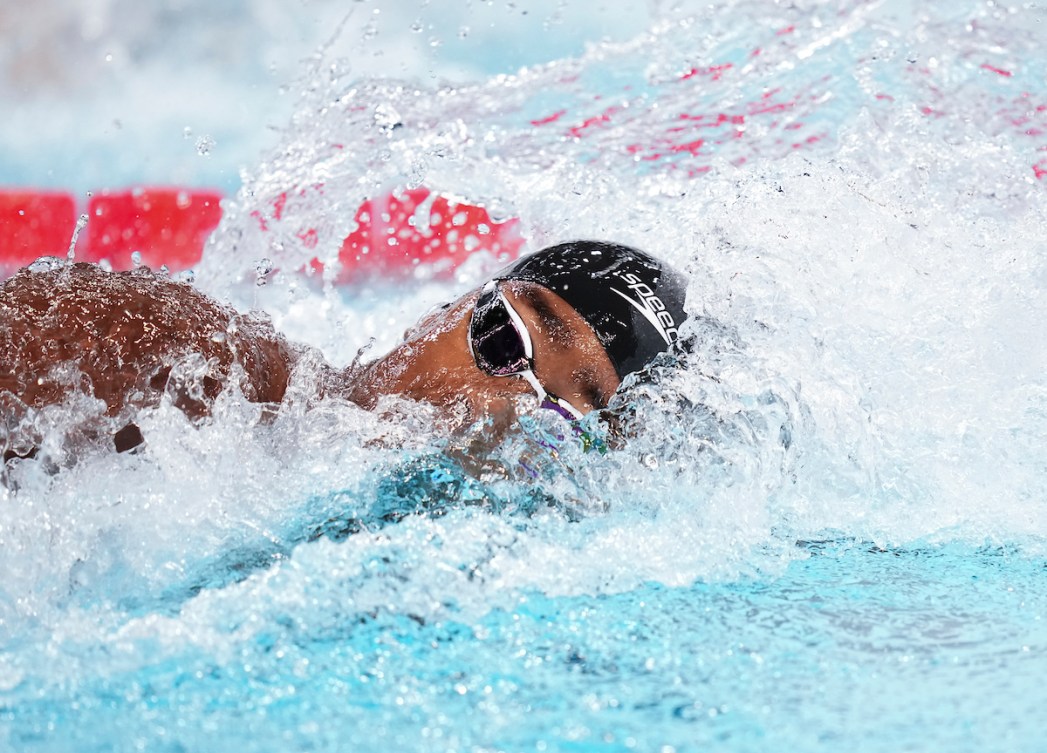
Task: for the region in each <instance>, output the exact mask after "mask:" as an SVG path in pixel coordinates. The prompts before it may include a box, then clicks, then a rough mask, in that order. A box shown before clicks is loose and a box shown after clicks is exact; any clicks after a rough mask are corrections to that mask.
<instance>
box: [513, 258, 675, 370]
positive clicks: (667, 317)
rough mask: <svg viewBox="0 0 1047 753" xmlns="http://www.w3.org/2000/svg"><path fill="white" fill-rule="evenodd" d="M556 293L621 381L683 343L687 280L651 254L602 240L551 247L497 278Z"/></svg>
mask: <svg viewBox="0 0 1047 753" xmlns="http://www.w3.org/2000/svg"><path fill="white" fill-rule="evenodd" d="M496 279H499V280H526V281H528V282H534V283H537V284H539V285H542V286H543V287H546V288H548V289H549V290H551V291H553V292H554V293H556V294H557V295H559V296H560V297H561V298H563V299H564V300H565V301H567V302H568V303H569V304H571V306H573V307H574V309H575V310H576V311H577V312H578V313H579V314H581V316H582V318H583V319H585V321H586V322H588V323H589V326H590V327H592V328H593V331H594V332H595V333H596V336H597V337H598V338H599V339H600V342H601V343H602V344H603V346H604V349H605V350H606V351H607V355H608V356H609V357H610V359H611V363H613V364H614V368H615V371H617V372H618V377H619V378H620V379H624V378H625V376H626V375H627V374H631V373H632V372H634V371H637V370H639V369H642V368H643V367H644V366H646V365H647V363H648V362H649V361H650V360H651V359H652V358H654V357H655V356H656V355H658V354H659V353H661V352H663V351H665V350H666V349H668V348H669V346H670V345H671V344H672V343H673V342H674V341H675V340H676V339H677V337H678V336H679V335H678V328H679V326H680V324H682V323H683V320H684V319H685V318H686V316H687V315H686V314H685V313H684V310H683V302H684V294H685V292H686V290H687V284H686V280H685V279H684V277H683V275H681V274H680V273H679V272H677V271H676V270H674V269H672V267H669V266H668V265H667V264H663V263H662V262H660V261H658V260H657V259H655V258H654V257H653V256H651V255H650V254H647V253H644V252H643V251H640V250H639V249H635V248H631V247H629V246H622V245H619V244H617V243H603V242H600V241H573V242H571V243H561V244H559V245H557V246H550V247H549V248H545V249H542V250H541V251H538V252H537V253H534V254H532V255H530V256H527V257H524V258H523V259H520V260H519V261H517V262H516V263H514V264H512V265H511V266H509V267H508V268H507V269H505V270H503V271H502V272H501V273H499V274H498V275H497V276H496Z"/></svg>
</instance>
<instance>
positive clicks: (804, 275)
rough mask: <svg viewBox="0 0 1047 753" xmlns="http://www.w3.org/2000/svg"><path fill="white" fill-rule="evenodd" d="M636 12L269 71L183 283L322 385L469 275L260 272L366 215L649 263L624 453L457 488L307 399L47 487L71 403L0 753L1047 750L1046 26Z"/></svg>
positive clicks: (968, 16) (409, 430)
mask: <svg viewBox="0 0 1047 753" xmlns="http://www.w3.org/2000/svg"><path fill="white" fill-rule="evenodd" d="M363 7H367V5H366V4H365V5H364V6H363ZM405 7H406V6H405ZM507 12H508V11H507ZM549 12H550V13H551V12H552V11H551V10H550V11H549ZM647 12H648V14H649V18H647V19H646V21H645V24H646V26H643V27H642V28H641V26H640V25H638V24H637V25H635V28H629V29H626V30H624V31H626V32H627V33H623V29H622V28H617V29H615V34H614V35H613V38H612V39H611V40H608V41H599V40H598V39H596V38H592V37H590V38H589V41H590V44H589V45H588V46H586V47H582V48H581V49H578V48H570V49H567V50H566V51H564V50H563V49H560V48H557V49H556V50H555V51H554V52H552V53H551V54H550V55H549V56H547V57H545V58H544V59H538V58H532V59H530V60H529V61H528V64H529V67H528V68H526V69H523V70H519V71H517V72H515V73H513V74H512V75H505V72H504V71H502V72H499V71H498V70H484V71H481V72H477V71H475V70H474V71H472V72H471V73H468V72H467V73H465V74H462V79H461V80H458V81H456V82H455V83H453V84H448V83H445V82H443V81H433V80H432V79H430V78H427V77H426V76H427V74H426V72H425V67H424V61H425V60H426V58H425V57H424V56H423V57H422V58H420V60H422V61H423V63H422V68H421V69H412V70H406V71H404V75H405V76H406V81H401V80H397V81H390V80H378V79H374V78H371V77H369V76H368V75H363V74H362V73H361V72H360V71H355V72H354V70H353V61H352V60H348V61H346V60H342V59H340V55H341V53H340V52H339V51H338V49H337V46H335V47H332V48H330V49H328V50H327V51H326V52H323V53H321V54H319V56H318V57H315V58H313V59H310V60H307V61H305V62H304V63H302V68H301V70H300V71H299V72H298V74H297V75H298V76H299V78H298V79H297V82H296V83H294V84H289V90H291V91H290V92H289V95H288V96H293V97H295V99H294V102H295V104H294V106H293V108H292V109H293V115H291V116H289V118H288V121H287V122H286V123H285V124H284V125H283V126H282V127H281V130H280V132H279V133H278V134H277V136H276V139H277V142H278V143H277V144H276V145H275V146H273V147H272V148H270V149H268V150H267V151H264V152H263V153H262V155H261V156H260V157H256V158H254V159H253V161H251V162H250V163H249V165H248V167H246V168H245V169H244V170H243V172H242V174H241V177H240V180H241V183H242V186H241V189H240V192H239V193H238V195H237V196H236V197H235V199H234V200H233V201H231V202H229V203H228V205H227V206H226V219H225V221H224V222H223V225H222V227H221V228H220V229H219V231H218V232H217V233H216V235H215V236H214V238H213V239H212V241H211V243H210V245H209V247H208V249H207V252H206V255H205V259H204V261H203V263H202V264H201V266H200V269H198V270H197V284H198V285H199V286H200V287H202V288H204V289H206V290H209V291H211V292H213V293H215V294H216V295H220V296H222V297H225V298H228V299H230V300H232V301H234V302H235V303H237V305H239V306H241V307H243V308H248V307H254V308H258V309H262V310H264V311H265V312H266V313H267V314H268V315H270V316H271V317H272V318H273V320H274V322H275V324H276V325H277V326H278V328H280V329H281V330H282V331H284V332H286V333H287V334H288V335H289V336H291V337H293V338H294V339H299V340H304V341H308V342H310V343H312V344H313V345H315V346H316V347H317V348H319V349H321V350H322V351H323V353H324V354H325V356H326V357H327V358H328V359H330V360H331V361H333V362H335V363H346V362H347V361H349V360H350V359H352V358H353V357H354V356H355V355H356V353H357V350H358V349H359V348H360V347H361V346H363V345H365V344H366V343H367V342H368V340H369V339H371V338H373V339H374V344H373V346H371V349H370V350H369V351H367V352H366V353H365V357H372V356H373V355H374V354H377V353H379V352H381V351H382V349H384V348H388V347H390V346H391V345H392V344H393V343H395V342H396V341H397V338H398V336H399V334H400V333H401V332H402V331H403V330H404V328H405V327H407V326H409V325H410V324H411V323H412V322H413V321H414V320H415V319H416V318H417V316H418V315H419V313H420V312H422V311H424V310H425V309H426V308H427V307H429V306H431V305H433V304H435V303H438V302H440V301H443V300H447V299H450V298H452V297H454V296H456V295H458V294H460V293H462V292H464V291H466V290H468V289H470V288H471V287H473V286H475V285H476V284H477V283H478V282H479V281H480V280H482V279H484V277H485V275H487V274H489V273H490V272H491V271H492V270H493V269H496V268H497V266H498V264H499V263H500V260H499V259H498V258H496V255H495V254H493V253H490V252H487V251H485V250H484V248H483V245H482V243H481V244H480V250H479V251H478V252H477V253H476V254H474V255H473V256H472V257H471V258H470V259H469V260H468V261H467V262H466V263H465V264H464V265H463V266H462V267H461V268H460V269H459V270H458V271H457V272H456V275H455V277H454V279H453V280H450V281H439V280H436V281H434V280H432V279H430V278H429V276H428V275H427V273H426V271H425V269H424V268H420V269H419V272H418V274H417V275H416V276H415V278H414V279H411V280H409V281H406V282H400V283H396V284H383V283H374V284H372V285H370V286H369V287H358V288H335V287H332V286H330V285H324V283H323V280H322V279H317V276H313V277H305V276H299V275H295V274H291V273H289V272H287V270H291V269H295V268H297V267H298V266H299V264H300V263H302V262H304V261H306V260H308V259H309V258H311V257H312V256H313V255H318V256H320V258H322V259H326V260H328V261H332V260H333V259H334V258H335V257H336V255H337V252H338V248H339V245H340V241H341V239H342V238H343V237H344V236H345V234H346V232H347V231H348V230H350V229H351V227H350V225H351V218H352V216H353V214H354V212H355V209H356V207H357V206H358V205H359V202H360V201H361V200H362V199H363V198H365V197H367V196H370V195H373V194H374V193H376V192H380V191H389V190H392V191H397V190H402V189H403V188H405V187H409V186H413V185H417V184H419V183H422V184H424V185H426V186H429V187H430V188H432V189H434V190H439V191H442V192H444V193H446V194H449V195H452V196H458V197H461V198H463V199H465V200H467V201H470V202H473V203H480V204H483V205H485V206H486V207H487V208H488V209H489V211H491V212H492V214H494V215H496V216H515V217H519V218H520V220H521V230H522V232H523V234H524V236H525V237H526V238H527V239H528V242H529V243H530V244H531V246H532V247H537V246H539V245H541V244H543V243H545V242H549V241H553V240H561V239H564V238H569V237H611V238H615V239H617V240H622V241H626V242H632V243H636V244H638V245H642V246H644V247H647V248H650V249H651V250H652V251H654V252H656V253H659V254H661V255H663V256H665V257H666V258H668V259H671V260H672V261H673V262H674V263H676V264H677V265H679V266H680V267H682V268H684V269H686V270H687V271H688V272H689V273H690V275H691V278H692V283H691V285H690V288H689V290H688V309H689V311H690V314H691V320H690V322H689V323H688V324H687V325H686V330H685V334H686V335H689V336H692V337H693V338H694V339H695V342H696V348H695V351H694V353H692V354H690V355H688V356H686V357H682V358H680V359H675V360H673V359H669V360H667V361H665V362H663V363H661V364H659V365H658V366H657V367H656V368H655V369H653V370H652V372H651V373H650V375H649V379H647V380H644V381H641V382H636V383H629V384H627V385H626V386H625V388H624V389H623V390H622V392H621V393H620V395H619V396H618V397H617V398H616V402H615V404H614V406H613V407H614V408H615V409H616V410H618V411H619V412H620V413H621V416H622V420H623V421H624V423H625V426H626V427H627V429H628V433H629V435H630V440H629V442H628V444H627V445H626V446H625V447H624V448H622V449H618V450H614V451H611V452H608V453H606V454H599V453H595V452H586V451H585V450H584V448H583V447H581V446H580V445H576V444H575V443H573V442H571V441H562V440H555V437H556V436H557V435H562V433H563V427H562V426H560V425H559V424H558V423H557V421H558V420H559V419H557V417H556V416H541V415H537V416H535V417H534V419H531V420H527V421H524V422H522V423H521V426H520V427H519V429H518V431H516V432H514V433H513V434H511V435H510V436H509V437H508V438H507V439H506V440H505V441H504V442H502V443H501V444H499V445H497V446H495V447H489V448H487V449H486V450H485V451H484V452H483V453H476V452H475V448H474V449H470V445H469V441H468V440H469V437H466V438H464V439H461V438H458V439H455V438H448V437H446V436H445V435H444V434H443V433H441V432H440V431H439V430H438V429H437V430H434V425H435V426H437V427H438V426H439V420H438V417H437V416H434V415H433V414H432V412H431V411H429V410H428V409H427V408H425V406H419V405H413V404H409V403H404V402H398V401H396V400H391V401H389V402H388V403H387V404H385V405H383V406H382V407H381V410H380V411H379V412H378V413H377V414H371V413H367V412H364V411H362V410H359V409H357V408H355V407H353V406H351V405H347V404H344V403H337V402H334V401H327V402H325V403H322V404H320V405H310V404H309V401H308V400H307V396H308V394H309V389H310V382H309V374H308V373H302V374H299V375H298V379H299V381H298V382H297V383H296V385H295V388H296V389H295V390H293V391H292V394H293V395H294V398H293V399H291V400H290V401H289V402H288V404H286V405H285V406H283V407H282V409H281V412H280V414H279V415H278V416H277V417H276V418H275V419H273V420H271V421H265V422H262V421H261V411H260V409H259V408H258V406H254V405H251V404H250V403H248V402H246V400H244V398H243V396H242V395H240V394H239V393H238V392H237V391H236V390H235V389H230V390H228V391H227V392H226V393H224V394H223V395H222V396H221V398H220V400H219V403H218V405H217V407H216V410H215V416H214V418H213V419H212V420H211V421H210V422H207V423H205V424H204V425H202V426H194V425H191V424H190V423H189V422H188V421H187V420H186V419H185V418H184V417H183V416H182V415H181V413H180V412H179V411H178V410H177V409H176V408H174V407H173V406H172V405H168V404H164V405H161V406H160V407H159V408H157V409H156V410H155V411H149V412H147V413H146V414H144V415H143V416H142V419H141V423H142V428H143V430H144V432H145V434H146V436H148V437H150V446H149V449H148V451H147V452H145V453H141V454H137V455H128V456H114V455H112V454H110V453H106V452H95V453H92V454H89V455H88V456H86V457H80V458H77V459H76V461H75V462H73V460H72V459H71V458H70V457H69V454H68V452H67V446H66V444H65V438H66V436H67V433H68V432H70V431H72V430H73V427H74V426H75V422H76V420H78V419H82V418H83V417H84V416H91V415H94V414H97V412H98V406H97V405H94V404H93V403H92V402H91V401H90V400H87V399H78V400H73V401H71V402H70V403H69V404H68V405H65V406H63V407H61V408H60V409H58V410H56V411H54V412H50V413H47V414H46V415H44V416H41V417H39V419H38V426H37V428H38V430H39V431H40V432H41V435H42V436H43V437H44V439H45V442H46V450H47V452H48V453H49V454H50V455H51V456H52V457H54V458H55V459H56V460H57V461H58V462H60V463H65V465H66V467H64V468H63V469H62V471H61V472H60V473H58V474H57V475H50V474H48V473H47V472H46V469H44V468H43V467H41V464H39V463H34V462H28V463H21V464H19V465H17V466H15V467H13V468H11V469H10V470H9V478H10V479H11V480H12V481H13V482H14V484H13V485H12V486H9V487H0V572H3V574H4V578H3V583H2V584H0V749H5V750H8V749H9V750H12V751H64V750H69V751H92V750H107V751H108V750H150V751H152V750H161V751H166V750H170V751H206V750H226V749H234V748H235V749H237V750H242V751H286V750H354V751H355V750H360V751H368V750H374V751H387V750H419V751H428V750H433V751H437V750H439V751H450V750H461V751H499V750H504V751H522V750H528V751H530V750H533V751H588V750H594V751H595V750H599V751H620V750H638V751H692V750H724V751H781V750H790V751H822V750H841V749H843V750H853V751H898V750H912V751H925V750H926V751H938V750H952V751H966V750H970V751H979V752H981V751H997V750H998V751H1043V750H1047V743H1045V742H1044V740H1045V739H1047V738H1045V736H1044V734H1043V727H1044V725H1043V722H1042V719H1043V717H1044V714H1043V708H1044V705H1045V703H1047V692H1045V691H1044V688H1043V682H1042V678H1043V676H1044V674H1045V672H1047V625H1045V621H1047V503H1045V500H1047V465H1045V464H1044V462H1043V447H1044V446H1045V442H1047V380H1045V378H1044V374H1045V373H1047V347H1045V345H1044V343H1043V338H1042V324H1043V322H1044V321H1047V300H1045V299H1044V297H1043V295H1042V290H1043V289H1044V285H1047V177H1043V176H1040V172H1039V171H1040V170H1041V169H1042V170H1047V162H1044V160H1047V89H1045V81H1047V58H1045V57H1044V54H1043V49H1047V47H1045V45H1044V42H1045V41H1047V17H1045V15H1044V12H1043V10H1042V9H1041V8H1037V7H1034V6H1029V5H1026V6H1021V5H1014V6H1006V5H1002V4H998V3H993V4H988V3H976V2H962V3H956V4H950V5H949V6H947V7H937V6H936V5H935V4H921V3H901V4H876V3H841V4H839V5H833V6H831V7H829V6H810V7H808V6H789V7H779V6H772V5H768V4H765V3H748V2H733V3H724V4H722V5H718V6H716V7H713V8H706V7H697V6H689V5H687V4H673V5H670V4H654V5H652V6H651V7H650V8H649V9H648V11H647ZM407 15H408V16H410V15H413V14H412V13H407ZM623 23H624V22H623ZM631 23H632V21H629V22H628V23H626V24H625V25H629V24H631ZM612 25H613V24H612ZM525 28H527V29H531V31H528V33H529V34H532V35H533V36H532V37H531V38H532V39H533V40H534V41H535V45H534V49H535V50H537V49H540V47H539V46H538V44H537V40H539V39H540V38H541V32H539V31H538V28H539V27H525ZM352 33H353V34H356V33H357V32H356V31H353V32H352ZM361 33H362V32H361ZM392 33H393V32H392V31H391V30H390V28H389V27H383V28H382V29H381V30H380V32H379V33H377V35H376V36H374V35H372V38H373V39H374V40H376V41H375V42H374V43H375V44H379V45H381V44H382V43H384V44H386V45H387V48H388V49H389V50H396V49H400V48H399V47H398V44H399V42H398V41H397V38H396V37H395V36H388V37H386V36H383V34H385V35H390V34H392ZM414 33H415V32H413V31H410V30H408V31H405V32H404V34H405V35H411V34H414ZM479 33H480V32H479V31H478V30H477V29H474V30H472V31H471V32H470V35H474V34H479ZM422 38H426V34H425V33H423V35H422ZM453 46H454V43H453V42H452V41H450V37H445V39H444V42H443V46H442V47H441V48H440V49H441V50H443V52H442V53H441V54H442V55H445V56H448V57H454V55H453V54H452V52H451V51H450V48H452V47H453ZM485 49H489V47H487V48H485ZM757 50H758V52H757ZM518 52H519V48H514V52H513V55H516V54H517V53H518ZM510 58H512V59H513V60H516V58H515V57H513V56H512V55H510ZM409 62H410V61H409ZM416 62H417V61H416ZM488 74H498V75H488ZM558 113H559V114H558ZM535 123H537V125H536V124H535ZM178 138H179V139H181V138H182V136H181V134H178ZM698 141H701V143H700V144H699V143H697V142H698ZM347 145H348V147H347ZM283 194H288V198H287V199H286V207H285V211H284V213H283V214H282V216H281V217H280V218H276V217H275V216H274V213H273V204H274V202H275V201H276V200H277V198H278V197H280V196H281V195H283ZM256 214H260V215H263V216H266V217H267V218H268V220H269V222H267V224H266V229H264V230H263V229H262V228H261V225H260V223H258V222H257V220H256V219H255V215H256ZM421 219H422V221H423V222H424V217H422V218H421ZM305 229H312V230H315V231H316V233H315V236H314V237H315V238H316V239H317V244H316V245H315V246H313V245H312V244H311V243H310V244H307V243H305V241H304V240H303V237H302V235H303V230H305ZM262 257H265V258H266V259H268V260H269V261H270V263H271V264H272V265H273V266H275V267H277V268H278V269H280V270H283V271H281V272H279V273H277V274H275V275H273V276H272V277H271V279H268V280H267V281H266V284H265V285H261V286H260V285H258V284H256V282H257V279H256V278H257V273H256V272H255V269H256V267H257V266H258V263H259V260H260V259H261V258H262ZM299 395H300V396H301V397H299ZM590 428H591V429H593V430H594V431H598V430H599V427H598V426H596V425H593V426H591V427H590ZM551 441H552V442H553V443H556V444H559V448H558V450H557V451H556V452H555V453H551V452H549V450H548V445H549V444H550V442H551ZM470 452H472V453H473V457H474V459H475V457H476V456H477V455H478V454H479V455H482V457H483V458H484V459H485V460H486V461H487V463H486V464H485V465H484V466H483V468H482V469H481V470H475V469H474V471H473V472H466V471H465V470H463V469H462V467H461V463H460V461H459V460H457V459H456V458H460V457H461V456H462V454H463V453H465V454H466V455H468V454H469V453H470ZM14 486H17V491H15V490H14V488H13V487H14Z"/></svg>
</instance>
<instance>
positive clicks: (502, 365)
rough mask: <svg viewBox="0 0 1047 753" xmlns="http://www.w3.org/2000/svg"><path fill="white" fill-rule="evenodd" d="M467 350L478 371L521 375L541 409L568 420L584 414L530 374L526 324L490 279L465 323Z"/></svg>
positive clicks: (531, 356)
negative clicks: (467, 322) (533, 392)
mask: <svg viewBox="0 0 1047 753" xmlns="http://www.w3.org/2000/svg"><path fill="white" fill-rule="evenodd" d="M469 350H470V351H471V352H472V354H473V359H474V360H475V361H476V365H477V366H478V367H479V368H480V370H481V371H482V372H484V373H485V374H488V375H490V376H495V377H509V376H522V377H523V378H524V379H526V380H527V383H528V384H530V385H531V388H532V389H534V391H535V392H536V393H537V394H538V399H539V400H541V403H542V407H543V408H550V409H552V410H554V411H556V412H557V413H559V414H560V415H561V416H563V417H564V418H566V419H568V420H569V421H578V420H581V419H582V418H583V416H584V414H583V413H582V412H581V411H579V410H578V409H577V408H575V407H574V406H573V405H571V404H570V403H569V402H567V401H566V400H564V399H563V398H559V397H557V396H556V395H553V394H552V393H551V392H549V391H548V390H546V389H545V388H544V387H542V385H541V383H540V382H539V381H538V377H536V376H535V374H534V346H533V345H532V343H531V335H530V333H529V332H528V331H527V325H525V324H524V322H523V319H521V318H520V315H519V314H518V313H517V312H516V309H514V308H513V307H512V304H510V303H509V301H508V299H506V297H505V296H504V295H503V294H502V291H501V290H500V289H499V288H498V283H497V281H495V280H491V281H490V282H489V283H487V284H486V285H484V287H483V289H482V290H481V291H480V297H479V298H478V299H477V300H476V308H474V309H473V317H472V320H471V321H470V322H469Z"/></svg>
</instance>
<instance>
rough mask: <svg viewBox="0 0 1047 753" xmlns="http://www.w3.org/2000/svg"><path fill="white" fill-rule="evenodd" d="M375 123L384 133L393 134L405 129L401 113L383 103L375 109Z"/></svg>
mask: <svg viewBox="0 0 1047 753" xmlns="http://www.w3.org/2000/svg"><path fill="white" fill-rule="evenodd" d="M374 123H375V125H376V126H378V128H379V130H381V131H382V132H383V133H392V132H393V131H394V130H396V129H397V128H401V127H403V123H402V122H401V120H400V113H399V112H397V110H396V108H395V107H393V106H392V105H388V104H385V103H382V104H380V105H376V106H375V108H374Z"/></svg>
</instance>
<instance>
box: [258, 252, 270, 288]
mask: <svg viewBox="0 0 1047 753" xmlns="http://www.w3.org/2000/svg"><path fill="white" fill-rule="evenodd" d="M254 271H255V272H256V273H257V274H258V279H257V280H255V283H254V284H255V285H257V286H258V287H262V286H263V285H265V284H266V282H268V278H269V275H270V274H271V273H272V271H273V262H272V260H271V259H269V258H264V259H259V260H258V263H257V264H255V265H254Z"/></svg>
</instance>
